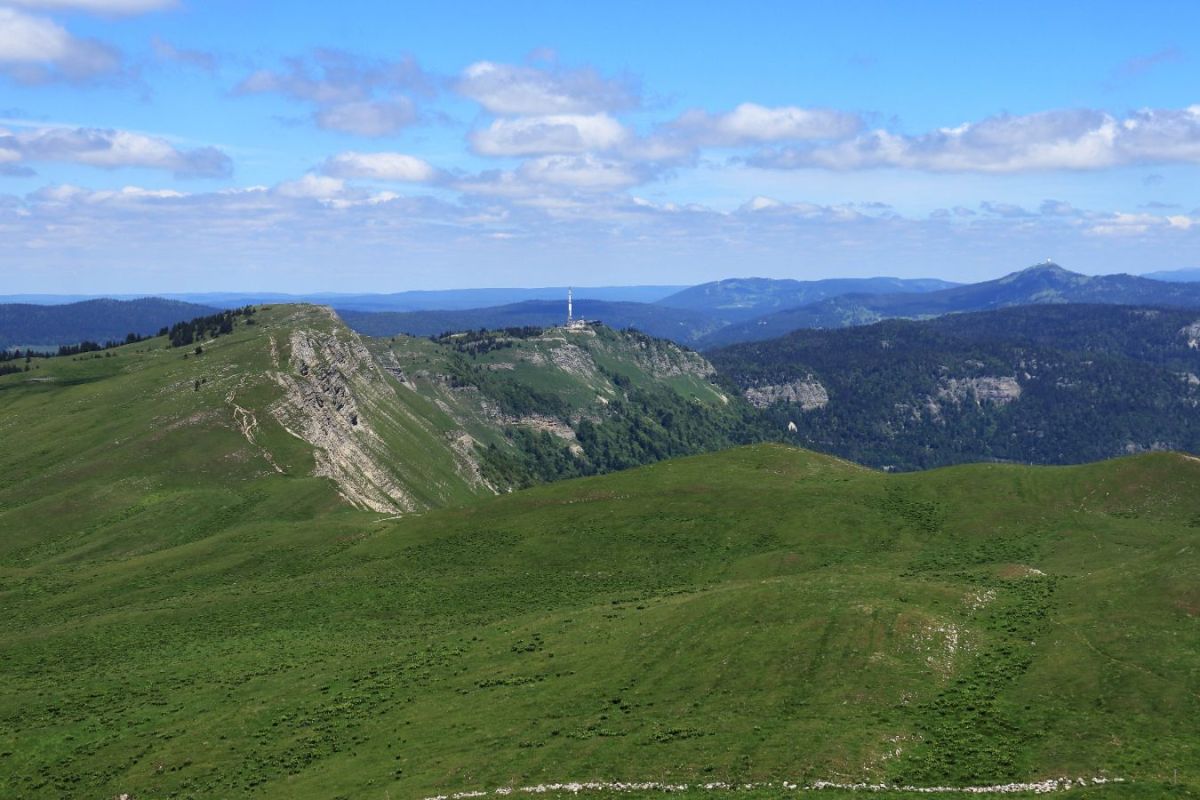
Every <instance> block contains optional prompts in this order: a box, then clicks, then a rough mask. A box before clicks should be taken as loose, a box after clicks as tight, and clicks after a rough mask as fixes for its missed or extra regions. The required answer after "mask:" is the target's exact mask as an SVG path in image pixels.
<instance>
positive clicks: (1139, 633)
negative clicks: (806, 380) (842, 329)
mask: <svg viewBox="0 0 1200 800" xmlns="http://www.w3.org/2000/svg"><path fill="white" fill-rule="evenodd" d="M162 344H163V343H162V341H161V340H155V341H151V342H143V343H140V344H138V345H132V346H130V347H128V348H118V349H117V350H114V351H109V352H110V353H112V355H103V354H100V355H96V354H86V355H85V356H82V357H77V358H76V359H74V360H72V359H53V360H50V361H47V362H44V363H42V364H40V365H39V369H38V370H34V371H33V372H31V373H25V374H20V375H9V376H5V377H3V378H0V402H3V403H4V407H5V412H6V413H5V415H4V416H3V418H2V420H0V425H2V426H3V428H2V429H0V435H2V436H3V438H2V439H0V441H3V443H4V446H3V448H2V449H0V459H2V461H3V463H2V464H0V606H2V607H3V608H4V609H5V613H4V615H3V616H2V617H0V642H2V643H3V647H2V648H0V685H3V686H4V691H3V692H2V693H0V787H2V788H0V794H3V795H4V796H11V797H21V798H41V797H113V796H117V795H119V794H122V793H127V794H129V795H130V796H131V797H134V798H156V797H171V796H174V797H263V798H271V797H280V798H284V797H286V798H310V797H311V798H333V797H347V798H348V797H384V798H386V797H394V798H424V797H431V796H436V795H450V794H452V793H458V792H475V791H487V792H493V791H494V790H496V789H501V790H503V789H504V788H505V787H514V786H515V787H524V786H539V785H544V784H560V783H564V782H569V781H601V782H611V781H626V782H658V783H669V784H680V783H686V784H688V785H690V786H693V787H695V786H697V785H699V784H706V783H707V784H718V783H731V782H732V783H737V784H739V785H741V784H752V785H755V786H758V788H754V789H749V790H746V791H745V792H738V793H737V794H738V795H739V796H747V797H761V798H765V797H778V796H793V795H794V792H792V790H788V789H783V788H782V786H783V784H782V782H783V781H789V782H794V783H798V784H800V785H802V786H811V785H814V784H816V783H817V782H819V781H832V782H834V783H838V784H848V783H855V782H859V781H866V782H871V783H886V784H889V785H892V784H901V785H909V786H917V787H936V786H943V787H968V786H994V785H998V784H1005V783H1009V782H1035V781H1041V780H1045V779H1059V778H1063V777H1069V778H1071V779H1082V780H1084V781H1086V782H1088V783H1089V785H1090V784H1091V782H1092V781H1094V780H1099V779H1105V780H1109V779H1122V780H1123V782H1122V783H1120V784H1109V785H1105V786H1093V787H1092V788H1082V789H1077V790H1075V791H1074V793H1073V794H1072V796H1077V797H1105V798H1108V797H1159V796H1164V795H1170V794H1174V795H1176V796H1185V795H1186V794H1187V793H1188V792H1191V791H1195V790H1197V789H1200V741H1198V740H1197V738H1196V736H1195V720H1196V719H1197V715H1198V714H1200V626H1198V623H1197V619H1198V618H1197V615H1198V614H1200V595H1198V594H1197V583H1196V580H1195V576H1196V575H1197V574H1200V563H1198V561H1197V558H1198V557H1197V536H1198V535H1200V534H1198V531H1200V527H1198V526H1200V492H1197V491H1196V486H1197V484H1198V482H1200V462H1197V461H1195V460H1194V459H1189V458H1185V457H1182V456H1178V455H1171V454H1155V455H1148V456H1141V457H1135V458H1129V459H1124V460H1121V461H1113V462H1106V463H1101V464H1094V465H1089V466H1084V467H1074V468H1042V469H1032V468H1021V467H1009V466H997V465H992V466H974V467H959V468H953V469H946V470H939V471H934V472H927V473H920V474H910V475H886V474H882V473H877V472H872V471H869V470H866V469H863V468H860V467H857V466H854V465H852V464H849V463H847V462H843V461H838V460H836V459H833V458H829V457H825V456H819V455H816V454H812V453H808V452H805V451H800V450H794V449H791V448H788V447H784V446H778V445H764V446H756V447H748V448H741V449H734V450H729V451H725V452H722V453H717V454H712V455H706V456H698V457H693V458H686V459H679V460H671V461H666V462H663V463H660V464H657V465H654V466H651V467H646V468H642V469H636V470H629V471H624V472H618V473H614V474H609V475H604V476H599V477H591V478H585V479H581V480H575V481H565V482H559V483H555V484H551V485H547V486H543V487H538V488H535V489H531V490H528V491H523V492H517V493H513V494H510V495H505V496H501V497H494V498H489V499H486V500H481V501H480V500H477V501H472V500H470V498H471V496H472V494H473V493H474V491H475V490H473V489H472V485H471V483H470V481H469V480H467V479H466V478H464V477H463V476H464V471H463V470H461V469H459V467H458V466H457V465H456V464H455V462H454V460H453V457H452V456H447V455H445V453H446V448H445V447H444V446H440V443H441V440H440V438H439V437H440V436H441V435H442V431H441V430H440V429H439V428H438V427H437V425H436V424H435V422H437V421H438V420H441V421H442V424H443V425H444V428H445V429H446V430H454V429H455V427H454V423H453V422H451V421H450V414H449V413H448V412H446V411H441V410H439V409H437V408H436V406H437V404H436V403H431V404H426V405H421V406H419V407H418V406H416V405H413V404H414V403H415V402H416V401H415V400H413V401H411V403H409V404H399V405H398V404H397V398H405V397H408V395H406V394H405V393H403V392H400V391H398V388H402V387H401V385H400V384H399V383H396V382H395V380H396V379H395V378H394V376H392V375H388V374H387V373H386V372H379V373H377V372H375V371H374V370H372V369H371V367H370V365H369V364H368V363H366V362H365V361H364V360H363V359H362V352H361V350H360V347H359V346H358V345H357V343H356V340H355V339H353V338H352V337H351V336H350V335H349V334H347V333H346V332H345V330H344V329H343V328H341V327H340V326H338V325H337V324H336V323H335V322H334V321H333V320H332V319H331V318H330V317H328V316H327V315H325V314H324V312H321V311H320V310H319V309H311V308H276V309H267V310H265V311H260V312H259V313H258V314H257V315H255V324H254V325H248V324H246V323H244V322H239V324H238V325H237V327H236V328H235V329H234V332H233V333H232V334H229V335H227V336H222V337H219V338H217V339H214V340H210V341H206V342H205V343H203V345H202V347H203V352H202V354H200V355H199V356H197V355H195V354H194V352H193V351H191V349H190V348H187V349H181V348H171V349H168V348H164V347H163V346H162ZM272 344H273V345H274V347H273V348H272ZM139 350H140V352H139ZM181 350H182V352H181ZM495 352H499V351H495ZM184 355H187V356H188V358H186V359H184V358H183V356H184ZM310 376H311V377H312V380H311V381H308V380H307V379H308V378H309V377H310ZM197 380H199V381H202V383H201V384H200V386H199V388H196V384H195V381H197ZM293 384H296V385H298V386H299V391H296V390H295V389H296V386H294V385H293ZM344 386H349V387H351V389H352V391H350V390H347V391H345V392H342V391H339V387H344ZM389 392H390V394H389ZM363 398H368V399H363ZM314 399H319V400H321V403H320V404H314V403H309V402H307V401H310V400H314ZM348 399H349V400H352V401H353V403H354V405H353V406H350V405H349V404H348ZM339 402H340V403H342V407H341V408H340V409H339V408H337V404H338V403H339ZM314 405H316V406H317V408H324V409H325V410H326V411H328V412H329V414H334V413H336V414H339V415H341V417H342V418H343V419H345V420H346V423H345V425H342V424H341V423H336V422H335V421H331V420H330V419H329V417H328V416H327V415H325V414H324V413H317V412H316V411H314V410H313V408H312V407H313V406H314ZM301 406H303V407H304V408H307V409H308V410H307V411H302V410H301ZM238 409H244V410H243V411H239V410H238ZM330 409H332V410H330ZM251 414H253V418H251V417H250V415H251ZM347 415H357V418H358V423H357V424H354V423H351V422H349V417H348V416H347ZM313 420H316V422H314V421H313ZM322 425H323V426H325V429H328V428H330V427H331V426H335V425H337V426H339V427H337V429H336V432H337V433H338V434H339V435H340V436H342V437H346V436H349V437H350V438H351V439H353V438H355V437H358V436H365V434H362V433H361V432H356V430H353V429H361V428H364V427H365V428H366V429H368V430H370V431H373V432H374V436H377V437H378V438H379V439H380V440H381V442H382V444H378V446H379V447H383V446H385V445H386V446H387V447H388V448H390V452H393V453H396V454H397V456H398V457H397V461H399V462H401V463H398V464H391V463H390V462H389V461H388V460H387V459H384V458H382V457H379V456H376V455H374V454H375V453H377V452H379V451H377V450H375V449H374V448H375V447H376V445H375V444H371V443H369V442H364V443H362V444H361V445H360V450H359V451H357V452H356V453H354V454H351V455H347V457H346V458H344V459H342V460H341V461H340V462H338V464H340V467H339V466H338V464H334V465H332V466H329V467H327V468H326V472H327V473H331V474H332V476H333V478H334V479H333V480H327V479H324V478H321V477H314V476H313V473H314V471H316V472H319V471H320V469H321V463H322V462H321V457H319V456H318V455H317V452H318V450H319V449H320V446H321V443H322V442H323V443H325V444H326V445H327V446H329V447H331V448H333V446H334V443H333V442H332V440H323V439H320V438H319V436H318V435H317V433H316V432H315V431H316V430H319V429H322ZM285 426H286V428H285ZM287 429H290V430H291V431H293V432H294V433H295V434H299V436H296V435H289V433H288V430H287ZM304 436H309V437H310V438H312V439H314V440H316V441H317V442H318V444H317V445H314V444H313V443H311V442H309V441H306V440H305V439H304V438H301V437H304ZM366 438H367V439H371V441H372V442H373V441H374V439H373V438H372V437H369V436H368V437H366ZM435 445H439V446H435ZM418 452H419V453H423V454H426V456H427V458H428V460H427V461H426V462H424V463H423V466H422V470H423V473H422V474H423V476H424V477H425V478H426V480H425V482H424V484H421V483H420V482H418V480H417V478H418V477H419V476H414V475H410V474H409V473H408V472H406V471H405V470H404V469H403V462H404V461H405V460H407V461H408V462H409V463H412V461H413V459H414V458H415V457H416V456H415V455H414V453H418ZM451 452H453V451H452V449H451ZM439 454H440V455H439ZM268 456H269V457H268ZM401 457H402V458H401ZM329 458H331V459H332V455H331V456H329ZM364 458H367V459H368V461H370V462H372V463H376V464H379V465H381V466H380V469H383V468H387V469H391V470H393V471H391V472H388V473H387V474H388V475H390V476H391V478H390V480H392V481H393V483H394V485H395V486H397V487H401V488H404V489H405V494H404V495H402V496H405V497H409V498H412V502H413V504H414V505H417V504H422V505H424V506H429V505H435V504H450V505H451V507H450V508H446V509H443V510H434V511H426V512H423V513H416V514H403V515H401V516H400V517H399V518H397V515H396V514H395V513H392V512H391V511H387V512H377V511H371V510H367V508H364V506H369V505H370V503H369V502H367V501H368V500H369V499H371V498H378V497H379V496H380V495H378V494H375V493H374V492H375V488H373V487H376V488H377V487H378V486H379V485H380V483H382V482H383V479H376V474H377V473H376V472H375V468H374V467H372V468H371V469H366V466H367V462H364V461H362V460H361V459H364ZM356 465H358V466H360V467H363V469H362V472H363V473H364V474H366V475H367V476H368V477H369V478H370V480H365V481H364V480H363V478H362V476H361V475H360V476H359V477H358V478H357V479H355V475H354V474H353V473H350V474H345V473H349V471H350V470H351V468H352V467H354V466H356ZM276 468H278V470H277V469H276ZM339 468H340V469H343V470H344V472H343V473H339V472H338V471H337V470H338V469H339ZM280 470H281V471H280ZM355 480H357V481H358V482H355ZM345 482H348V483H345ZM421 485H425V486H426V487H428V488H426V490H425V491H424V492H422V491H421V490H420V486H421ZM339 489H340V491H341V494H342V495H343V496H344V497H345V498H347V499H349V500H354V501H355V504H357V505H358V506H360V508H358V509H356V508H354V507H353V504H351V503H349V502H346V501H345V500H343V499H339V496H338V493H339ZM396 496H397V497H399V496H401V495H396ZM456 503H459V504H458V505H455V504H456ZM765 783H773V784H774V787H773V788H768V787H765V786H761V785H760V784H765ZM714 791H718V790H716V789H714V790H689V791H684V792H680V793H678V794H677V795H676V796H685V797H686V796H697V797H699V796H713V792H714ZM823 791H826V792H829V793H828V794H822V795H821V796H832V797H836V796H839V795H840V794H843V793H841V792H838V791H837V790H823ZM570 794H571V792H570V790H569V789H560V790H552V791H548V792H545V793H543V796H555V795H558V796H570ZM594 794H595V795H596V796H606V795H613V796H616V795H618V794H619V795H620V796H625V797H640V796H643V797H644V796H651V795H655V794H657V791H653V790H651V789H644V790H637V789H636V788H635V789H634V790H632V791H629V792H626V793H620V792H617V791H615V788H614V787H613V786H611V785H607V784H606V785H605V786H601V787H599V788H597V789H596V790H595V792H594ZM849 795H850V793H849V792H846V793H844V796H849ZM889 795H890V796H892V797H901V796H908V793H902V792H891V793H883V794H882V795H879V796H889ZM913 796H915V795H913ZM972 796H975V795H972Z"/></svg>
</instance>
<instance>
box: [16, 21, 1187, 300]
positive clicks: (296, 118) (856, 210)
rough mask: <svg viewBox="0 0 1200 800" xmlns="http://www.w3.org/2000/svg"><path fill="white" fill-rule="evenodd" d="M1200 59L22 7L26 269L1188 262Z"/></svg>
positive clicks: (323, 273)
mask: <svg viewBox="0 0 1200 800" xmlns="http://www.w3.org/2000/svg"><path fill="white" fill-rule="evenodd" d="M1047 6H1054V7H1049V8H1048V7H1047ZM1198 53H1200V5H1198V4H1192V3H1161V4H1155V3H1140V4H1138V5H1137V6H1136V7H1135V6H1133V5H1131V4H1124V3H1093V4H1089V5H1088V7H1087V9H1086V11H1082V10H1081V9H1080V7H1079V6H1078V4H1066V3H1063V4H1046V3H1018V2H1008V3H1003V4H1001V3H991V4H982V3H980V4H964V3H949V2H947V3H934V2H924V3H907V4H883V3H874V2H873V3H865V2H864V3H857V4H856V3H846V2H841V3H822V4H817V3H800V2H787V3H738V4H733V3H726V4H717V3H695V2H689V3H670V2H655V3H612V2H606V3H603V4H601V3H594V4H586V3H539V2H524V3H522V2H508V3H467V4H463V3H436V4H433V3H413V4H397V3H375V2H355V1H353V0H350V1H347V2H341V3H338V4H324V3H283V2H254V3H245V2H240V3H235V2H225V1H224V0H217V1H216V2H199V0H176V1H172V0H0V237H3V241H4V242H5V246H4V247H3V248H0V278H2V279H3V282H4V285H5V286H6V287H7V288H6V290H5V291H8V292H38V291H43V292H67V291H70V292H90V293H101V292H114V293H116V292H122V293H128V292H141V291H145V292H165V291H206V290H210V291H215V290H278V291H319V290H328V291H399V290H404V289H429V288H456V287H466V286H522V285H523V286H529V285H539V284H554V285H561V284H565V283H571V284H576V285H600V284H621V283H694V282H700V281H704V280H711V279H715V278H719V277H730V276H735V275H765V276H772V277H795V278H820V277H832V276H845V275H854V276H865V275H880V274H891V275H900V276H937V277H946V278H951V279H958V280H977V279H984V278H989V277H994V276H997V275H1000V274H1004V273H1006V272H1009V271H1012V270H1015V269H1019V268H1022V267H1024V266H1027V265H1029V264H1031V263H1034V262H1036V261H1040V260H1042V259H1044V258H1046V257H1052V258H1054V259H1055V260H1057V261H1059V262H1060V263H1062V264H1063V265H1064V266H1067V267H1069V268H1072V269H1076V270H1079V271H1082V272H1088V273H1106V272H1122V271H1124V272H1135V273H1136V272H1145V271H1151V270H1158V269H1172V268H1182V267H1194V266H1197V265H1198V264H1200V197H1198V196H1197V190H1196V187H1197V186H1200V82H1198V81H1197V80H1196V78H1197V76H1200V62H1198V61H1197V57H1198V56H1197V54H1198Z"/></svg>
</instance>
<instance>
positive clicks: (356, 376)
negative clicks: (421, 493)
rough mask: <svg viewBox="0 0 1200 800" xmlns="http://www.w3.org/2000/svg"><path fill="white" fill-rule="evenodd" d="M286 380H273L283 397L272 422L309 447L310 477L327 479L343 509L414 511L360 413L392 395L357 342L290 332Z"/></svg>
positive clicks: (282, 377)
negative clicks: (312, 464) (344, 505)
mask: <svg viewBox="0 0 1200 800" xmlns="http://www.w3.org/2000/svg"><path fill="white" fill-rule="evenodd" d="M290 345H291V358H290V366H291V370H290V371H289V372H277V373H275V374H274V376H273V377H274V378H275V381H276V383H278V384H279V386H280V387H281V388H282V389H283V392H284V394H283V397H282V398H280V400H279V401H278V402H276V403H275V405H273V406H272V407H271V413H272V415H273V416H274V417H275V418H276V419H277V420H278V421H279V424H281V425H282V426H283V427H284V429H286V430H287V432H288V433H290V434H292V435H293V436H295V437H297V438H299V439H303V440H304V441H306V442H308V443H309V444H310V445H312V447H313V457H314V459H315V460H316V462H317V466H316V469H315V470H314V473H315V474H317V475H320V476H322V477H326V478H329V479H331V480H332V481H333V482H334V483H336V484H337V487H338V491H339V492H340V493H341V494H342V496H343V497H345V498H346V500H347V501H349V502H350V503H352V504H353V505H355V506H358V507H360V508H369V509H371V510H373V511H382V512H389V513H400V512H402V511H413V510H415V509H416V508H417V504H416V503H415V502H414V501H413V499H412V498H411V497H409V495H408V493H407V492H405V491H404V489H403V488H402V487H401V486H399V484H397V482H396V480H395V478H394V477H393V475H392V474H391V472H390V471H389V470H388V469H387V468H385V467H384V464H385V463H386V461H385V460H384V459H385V458H386V456H387V446H386V444H385V443H384V442H383V440H382V439H380V437H379V436H378V435H377V434H376V433H375V431H374V430H373V428H372V426H371V424H370V423H369V421H368V419H367V416H368V415H367V414H364V413H363V410H362V409H360V408H359V403H360V402H362V403H364V404H366V405H376V404H382V402H381V401H385V400H386V398H384V397H383V396H382V395H383V393H384V392H388V391H392V389H391V387H390V385H389V384H388V383H387V381H386V379H385V378H384V377H383V373H382V371H381V370H380V368H379V367H378V366H377V365H376V364H375V361H374V360H373V359H372V358H371V354H370V353H368V352H367V348H366V347H364V346H363V343H362V340H360V339H359V338H358V336H357V335H355V334H351V333H349V332H343V333H342V335H341V336H339V335H338V332H336V331H335V332H330V333H327V332H323V331H313V330H294V331H292V335H291V340H290Z"/></svg>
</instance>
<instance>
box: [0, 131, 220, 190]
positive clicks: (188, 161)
mask: <svg viewBox="0 0 1200 800" xmlns="http://www.w3.org/2000/svg"><path fill="white" fill-rule="evenodd" d="M0 153H3V154H4V160H6V161H15V160H20V161H22V162H33V163H37V162H41V161H53V162H65V163H71V164H84V165H87V166H92V167H100V168H102V169H119V168H123V167H145V168H149V169H162V170H168V171H170V172H173V173H174V174H175V175H177V176H179V177H188V178H193V177H204V178H214V177H225V176H228V175H229V174H231V173H232V171H233V162H232V161H231V160H230V159H229V156H227V155H225V153H223V152H221V151H220V150H218V149H216V148H215V147H201V148H196V149H192V150H181V149H179V148H177V147H176V146H175V145H173V144H171V143H170V142H168V141H167V140H166V139H162V138H160V137H157V136H147V135H145V134H141V133H132V132H129V131H121V130H108V129H99V128H63V127H44V128H34V129H32V130H28V131H20V132H17V133H8V132H4V131H0ZM14 156H15V158H14Z"/></svg>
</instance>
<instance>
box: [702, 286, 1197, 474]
mask: <svg viewBox="0 0 1200 800" xmlns="http://www.w3.org/2000/svg"><path fill="white" fill-rule="evenodd" d="M1198 347H1200V311H1183V310H1173V309H1152V308H1136V307H1135V308H1131V307H1126V306H1088V305H1042V306H1023V307H1017V308H1010V309H1004V310H1000V311H992V312H980V313H973V314H951V315H947V316H944V317H939V318H937V319H932V320H927V321H924V322H913V321H909V320H889V321H886V322H881V323H876V324H874V325H869V326H863V327H857V328H847V329H838V330H800V331H795V332H793V333H791V334H788V335H787V336H784V337H782V338H779V339H773V340H769V341H764V342H750V343H746V344H740V345H735V346H733V347H728V348H724V349H721V350H715V351H711V352H710V353H709V356H710V358H711V359H712V360H713V363H714V364H715V365H716V366H717V367H718V369H719V370H720V371H721V373H722V375H724V376H725V377H726V378H727V379H729V380H731V381H732V382H733V383H734V384H735V386H736V387H737V389H738V390H740V391H742V392H743V393H744V395H745V396H746V397H747V398H748V399H749V400H750V401H751V402H753V403H754V404H755V405H757V406H759V407H760V408H762V409H763V413H764V414H765V415H766V417H767V418H768V419H769V420H770V426H769V427H770V428H771V429H773V430H775V431H780V432H782V431H784V430H785V429H787V428H788V425H789V423H790V424H791V425H793V426H795V428H796V429H797V430H796V431H795V433H793V434H790V435H789V436H788V438H789V439H790V440H791V441H793V442H796V443H800V444H804V445H806V446H810V447H815V448H817V449H820V450H823V451H826V452H832V453H837V454H840V455H842V456H845V457H849V458H854V459H855V460H858V461H861V462H863V463H867V464H871V465H874V466H879V467H883V466H887V467H893V468H899V469H919V468H927V467H933V466H941V465H945V464H953V463H963V462H969V461H981V460H991V459H999V460H1007V461H1019V462H1024V463H1030V462H1033V463H1042V464H1062V463H1079V462H1083V461H1091V460H1096V459H1101V458H1108V457H1112V456H1114V455H1120V454H1123V453H1131V452H1139V451H1144V450H1153V449H1177V450H1185V451H1190V452H1193V453H1196V452H1200V415H1197V413H1196V410H1197V408H1198V407H1200V377H1198V376H1200V349H1197V348H1198Z"/></svg>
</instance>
